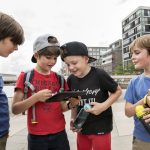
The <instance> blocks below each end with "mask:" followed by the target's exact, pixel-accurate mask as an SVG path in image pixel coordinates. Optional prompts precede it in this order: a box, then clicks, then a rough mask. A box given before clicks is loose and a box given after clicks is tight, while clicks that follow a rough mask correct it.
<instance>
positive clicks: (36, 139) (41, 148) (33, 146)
mask: <svg viewBox="0 0 150 150" xmlns="http://www.w3.org/2000/svg"><path fill="white" fill-rule="evenodd" d="M49 149H53V150H70V146H69V141H68V138H67V134H66V131H65V130H63V131H61V132H58V133H55V134H48V135H33V134H28V150H49Z"/></svg>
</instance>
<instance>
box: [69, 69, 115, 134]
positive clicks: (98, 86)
mask: <svg viewBox="0 0 150 150" xmlns="http://www.w3.org/2000/svg"><path fill="white" fill-rule="evenodd" d="M67 82H68V85H69V88H70V90H74V91H78V90H79V91H86V95H85V96H82V97H81V102H80V104H79V107H78V112H79V111H80V109H81V108H82V107H83V106H84V104H85V103H90V102H94V101H96V102H99V103H102V102H104V101H105V100H107V98H108V97H109V92H110V93H114V92H115V91H116V89H117V86H118V84H117V83H116V82H115V81H114V80H113V79H112V78H111V77H110V76H109V75H108V74H107V73H106V72H105V71H104V70H102V69H97V68H94V67H91V70H90V72H89V73H88V74H87V75H86V76H85V77H83V78H77V77H75V76H74V75H70V76H69V77H68V81H67ZM111 130H112V109H111V107H109V108H108V109H107V110H106V111H104V112H103V113H101V114H100V115H93V114H90V115H89V116H88V118H87V120H86V122H85V124H84V125H83V127H82V131H81V132H82V133H83V134H105V133H109V132H110V131H111Z"/></svg>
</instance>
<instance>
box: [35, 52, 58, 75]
mask: <svg viewBox="0 0 150 150" xmlns="http://www.w3.org/2000/svg"><path fill="white" fill-rule="evenodd" d="M34 57H35V58H36V60H37V70H38V71H39V72H41V73H43V74H49V72H50V71H51V69H52V67H53V66H54V65H55V64H56V62H57V56H54V55H52V56H44V55H42V56H39V55H38V54H37V53H36V54H35V55H34Z"/></svg>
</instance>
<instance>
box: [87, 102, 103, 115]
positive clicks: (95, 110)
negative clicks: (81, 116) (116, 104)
mask: <svg viewBox="0 0 150 150" xmlns="http://www.w3.org/2000/svg"><path fill="white" fill-rule="evenodd" d="M90 105H91V106H92V108H89V109H88V110H85V111H86V112H89V113H92V114H94V115H99V114H101V113H102V112H103V111H105V103H97V102H91V103H90Z"/></svg>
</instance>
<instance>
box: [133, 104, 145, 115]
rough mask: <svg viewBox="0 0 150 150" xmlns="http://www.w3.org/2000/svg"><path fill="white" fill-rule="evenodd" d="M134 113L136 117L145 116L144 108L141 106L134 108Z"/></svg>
mask: <svg viewBox="0 0 150 150" xmlns="http://www.w3.org/2000/svg"><path fill="white" fill-rule="evenodd" d="M135 112H136V115H137V117H142V116H144V115H145V113H146V112H144V107H143V105H138V106H136V107H135Z"/></svg>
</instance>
